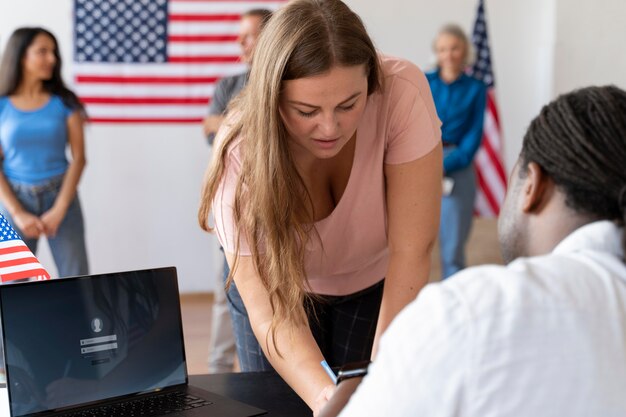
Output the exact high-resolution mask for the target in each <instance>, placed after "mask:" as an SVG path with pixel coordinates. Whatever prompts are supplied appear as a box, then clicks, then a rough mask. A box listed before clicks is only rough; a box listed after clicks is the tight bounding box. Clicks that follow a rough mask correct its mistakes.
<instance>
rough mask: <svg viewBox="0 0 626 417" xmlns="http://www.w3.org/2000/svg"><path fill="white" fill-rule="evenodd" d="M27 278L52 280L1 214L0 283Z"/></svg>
mask: <svg viewBox="0 0 626 417" xmlns="http://www.w3.org/2000/svg"><path fill="white" fill-rule="evenodd" d="M26 278H30V279H34V280H37V281H43V280H46V279H50V274H48V271H46V270H45V268H44V267H43V266H41V264H40V263H39V261H38V260H37V258H36V257H35V255H33V253H32V252H31V251H30V249H28V246H26V244H24V242H23V241H22V239H21V238H20V236H19V235H18V234H17V232H16V231H15V230H14V229H13V228H12V227H11V225H10V224H9V222H8V221H7V219H6V218H5V217H4V216H3V215H2V214H0V281H1V282H3V283H4V282H8V281H15V280H18V279H26Z"/></svg>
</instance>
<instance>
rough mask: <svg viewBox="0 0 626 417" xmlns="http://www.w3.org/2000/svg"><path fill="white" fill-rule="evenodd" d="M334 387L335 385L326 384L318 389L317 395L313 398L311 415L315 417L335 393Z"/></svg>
mask: <svg viewBox="0 0 626 417" xmlns="http://www.w3.org/2000/svg"><path fill="white" fill-rule="evenodd" d="M335 388H336V386H335V385H326V386H325V387H324V388H323V389H322V391H320V393H319V395H318V396H317V398H316V399H315V405H314V406H313V417H317V416H318V415H319V413H320V411H321V410H322V408H324V406H325V405H326V403H328V401H330V399H331V398H332V396H333V394H334V393H335Z"/></svg>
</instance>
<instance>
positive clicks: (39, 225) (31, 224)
mask: <svg viewBox="0 0 626 417" xmlns="http://www.w3.org/2000/svg"><path fill="white" fill-rule="evenodd" d="M12 217H13V221H14V222H15V225H16V226H17V228H18V229H19V231H20V232H21V233H22V235H23V236H22V237H24V238H28V239H36V238H38V237H39V236H41V234H42V233H45V226H44V224H43V222H42V221H41V220H40V219H39V217H37V216H35V215H34V214H32V213H29V212H27V211H21V212H19V213H16V214H15V215H13V216H12Z"/></svg>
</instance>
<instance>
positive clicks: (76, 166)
mask: <svg viewBox="0 0 626 417" xmlns="http://www.w3.org/2000/svg"><path fill="white" fill-rule="evenodd" d="M85 165H86V161H85V158H84V157H82V156H79V157H78V158H75V159H73V160H72V162H70V165H69V167H68V169H67V172H66V173H65V176H64V177H63V182H62V183H61V189H60V191H59V195H58V196H57V198H56V200H55V202H54V205H55V206H57V207H58V208H60V209H63V211H64V212H65V211H67V209H68V207H69V206H70V204H71V203H72V200H74V196H75V195H76V189H77V188H78V183H79V181H80V177H81V176H82V174H83V170H84V169H85Z"/></svg>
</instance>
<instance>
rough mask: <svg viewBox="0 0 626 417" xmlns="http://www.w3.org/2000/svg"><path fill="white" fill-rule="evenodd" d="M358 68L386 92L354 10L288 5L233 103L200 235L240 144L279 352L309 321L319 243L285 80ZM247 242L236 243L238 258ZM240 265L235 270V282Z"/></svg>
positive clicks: (318, 0)
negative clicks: (314, 245)
mask: <svg viewBox="0 0 626 417" xmlns="http://www.w3.org/2000/svg"><path fill="white" fill-rule="evenodd" d="M355 65H364V67H365V70H366V75H367V79H368V94H371V93H373V92H375V91H377V90H379V89H381V88H382V86H381V81H380V77H381V70H380V63H379V58H378V55H377V52H376V49H375V48H374V45H373V43H372V41H371V39H370V37H369V36H368V34H367V32H366V30H365V27H364V25H363V23H362V22H361V19H360V18H359V17H358V15H356V14H355V13H354V12H352V11H351V10H350V9H349V8H348V6H346V5H345V4H344V3H342V2H341V1H339V0H295V1H292V2H290V3H288V4H286V5H285V6H284V7H282V8H281V9H279V10H278V11H277V12H275V13H274V15H273V16H272V17H271V19H270V20H269V21H268V22H267V24H266V26H265V29H264V30H263V32H262V34H261V36H260V38H259V41H258V43H257V47H256V50H255V55H254V63H253V64H252V68H251V73H250V79H249V81H248V85H247V87H246V88H245V89H244V90H243V91H242V93H241V95H240V96H239V97H238V99H237V100H236V101H235V102H234V103H233V105H232V111H233V112H234V113H235V114H237V115H238V116H237V117H236V120H234V121H233V125H232V127H231V129H230V130H229V131H228V132H227V133H226V135H225V138H224V140H223V141H221V142H220V143H219V144H218V148H217V149H216V150H215V152H214V157H213V160H212V162H211V165H210V166H209V168H208V170H207V175H206V178H205V184H204V189H203V191H202V199H201V205H200V209H199V213H198V217H199V221H200V225H201V227H202V228H203V229H204V230H207V231H212V228H211V226H210V225H209V213H210V210H211V204H212V202H213V199H214V198H215V196H216V192H217V189H218V187H219V185H220V182H221V180H222V177H223V175H224V172H225V169H226V163H227V159H228V157H227V155H228V152H229V150H230V146H231V144H232V143H233V141H234V140H235V139H237V138H241V144H240V146H241V154H242V165H241V173H240V176H239V178H238V180H237V186H236V190H235V201H234V204H233V218H234V222H235V226H236V230H238V233H239V234H243V236H244V237H245V239H246V240H247V242H248V244H249V246H250V248H251V252H252V259H253V263H254V266H255V268H256V271H257V272H258V274H259V277H260V278H261V281H262V283H263V285H264V286H265V288H266V289H267V291H268V293H269V301H270V304H271V307H272V310H273V313H274V315H273V318H272V324H271V327H270V333H271V336H272V339H273V341H274V342H273V344H274V347H275V349H276V350H277V352H279V350H278V347H277V346H276V342H275V340H276V338H275V337H274V336H275V334H276V333H275V332H276V329H277V327H278V326H279V325H280V324H282V323H284V322H288V323H291V324H294V325H303V324H306V323H307V316H306V313H305V309H304V308H303V305H304V303H306V302H308V301H309V300H310V297H311V296H310V295H309V294H308V291H307V290H308V289H309V287H308V283H307V279H306V274H305V269H304V251H305V246H306V244H307V242H309V241H310V238H311V236H312V235H315V236H316V233H315V229H314V227H313V226H314V218H315V216H314V212H313V204H312V200H311V197H310V195H309V193H308V191H307V189H306V187H305V185H304V182H303V180H302V178H301V177H300V175H299V174H298V171H297V170H296V168H295V165H294V162H293V160H292V156H291V154H290V152H289V147H288V137H287V131H286V129H285V126H284V124H283V121H282V119H281V116H280V114H279V110H278V105H279V99H280V94H281V89H282V87H283V81H287V80H294V79H298V78H304V77H311V76H315V75H319V74H323V73H325V72H328V71H329V70H330V69H331V68H333V67H334V66H355ZM240 238H241V235H238V236H237V238H236V249H235V254H236V255H238V254H239V248H240ZM236 258H237V257H235V259H236ZM236 267H237V265H236V262H235V265H233V268H232V269H231V272H230V276H229V277H228V284H230V283H231V282H232V278H233V274H234V271H235V270H236ZM270 333H268V334H267V335H266V343H267V340H268V339H267V338H269V337H270ZM279 355H280V352H279Z"/></svg>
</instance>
